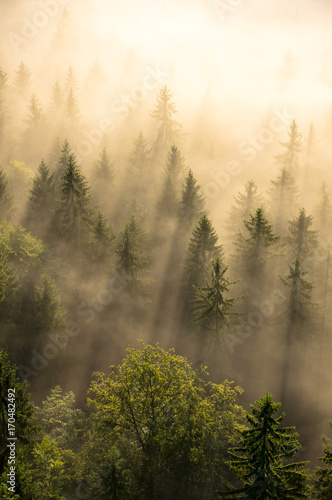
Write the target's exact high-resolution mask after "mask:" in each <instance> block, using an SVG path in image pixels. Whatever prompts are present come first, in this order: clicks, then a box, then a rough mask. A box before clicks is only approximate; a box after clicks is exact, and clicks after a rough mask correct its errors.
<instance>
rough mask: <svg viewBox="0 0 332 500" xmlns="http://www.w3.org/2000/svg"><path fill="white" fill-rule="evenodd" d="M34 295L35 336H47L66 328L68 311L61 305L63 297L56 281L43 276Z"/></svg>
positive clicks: (45, 275)
mask: <svg viewBox="0 0 332 500" xmlns="http://www.w3.org/2000/svg"><path fill="white" fill-rule="evenodd" d="M40 281H41V283H40V285H36V286H35V289H34V294H33V313H34V335H35V336H40V335H46V334H49V333H54V332H57V331H59V330H60V329H61V328H63V327H64V326H65V323H66V316H67V314H68V312H67V310H66V309H65V307H63V305H62V304H61V295H60V292H59V290H58V288H57V287H56V285H55V282H54V280H53V279H52V278H51V277H50V276H49V275H48V274H43V275H42V276H41V279H40Z"/></svg>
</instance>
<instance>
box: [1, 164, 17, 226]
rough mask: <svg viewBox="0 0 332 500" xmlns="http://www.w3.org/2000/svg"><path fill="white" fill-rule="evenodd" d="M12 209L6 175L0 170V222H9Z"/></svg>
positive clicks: (12, 199)
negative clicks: (4, 220)
mask: <svg viewBox="0 0 332 500" xmlns="http://www.w3.org/2000/svg"><path fill="white" fill-rule="evenodd" d="M13 208H14V195H13V193H12V192H11V191H10V189H9V187H8V179H7V175H6V174H5V172H4V171H3V169H2V168H0V221H1V220H3V219H6V220H8V221H10V220H11V218H12V216H13Z"/></svg>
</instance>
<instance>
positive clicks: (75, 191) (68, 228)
mask: <svg viewBox="0 0 332 500" xmlns="http://www.w3.org/2000/svg"><path fill="white" fill-rule="evenodd" d="M89 190H90V187H89V186H88V184H87V181H86V179H85V177H84V175H83V174H82V172H81V169H80V168H79V167H78V165H77V164H76V162H75V159H74V158H73V157H72V156H69V158H68V165H67V167H66V169H65V173H64V176H63V178H62V186H61V193H62V196H61V199H60V201H59V203H58V208H57V211H56V221H57V226H58V231H59V234H60V236H61V237H62V238H63V239H64V240H65V241H68V242H71V243H74V244H78V243H82V242H83V240H85V239H86V238H87V233H88V229H89V224H90V221H91V211H90V195H89Z"/></svg>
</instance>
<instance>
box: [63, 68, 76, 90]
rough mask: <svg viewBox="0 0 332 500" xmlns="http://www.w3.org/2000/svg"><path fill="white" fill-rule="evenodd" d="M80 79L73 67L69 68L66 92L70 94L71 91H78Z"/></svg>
mask: <svg viewBox="0 0 332 500" xmlns="http://www.w3.org/2000/svg"><path fill="white" fill-rule="evenodd" d="M78 86H79V83H78V77H77V75H76V73H75V71H74V69H73V67H72V66H69V68H68V71H67V74H66V82H65V90H66V91H67V92H69V91H70V90H73V91H76V90H78Z"/></svg>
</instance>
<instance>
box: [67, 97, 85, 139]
mask: <svg viewBox="0 0 332 500" xmlns="http://www.w3.org/2000/svg"><path fill="white" fill-rule="evenodd" d="M66 117H67V122H68V123H67V127H68V133H69V134H70V135H71V136H72V137H76V134H77V133H78V130H79V126H80V121H81V118H80V109H79V106H78V103H77V99H76V96H75V94H74V91H73V89H72V88H71V89H70V90H69V93H68V97H67V100H66Z"/></svg>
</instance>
